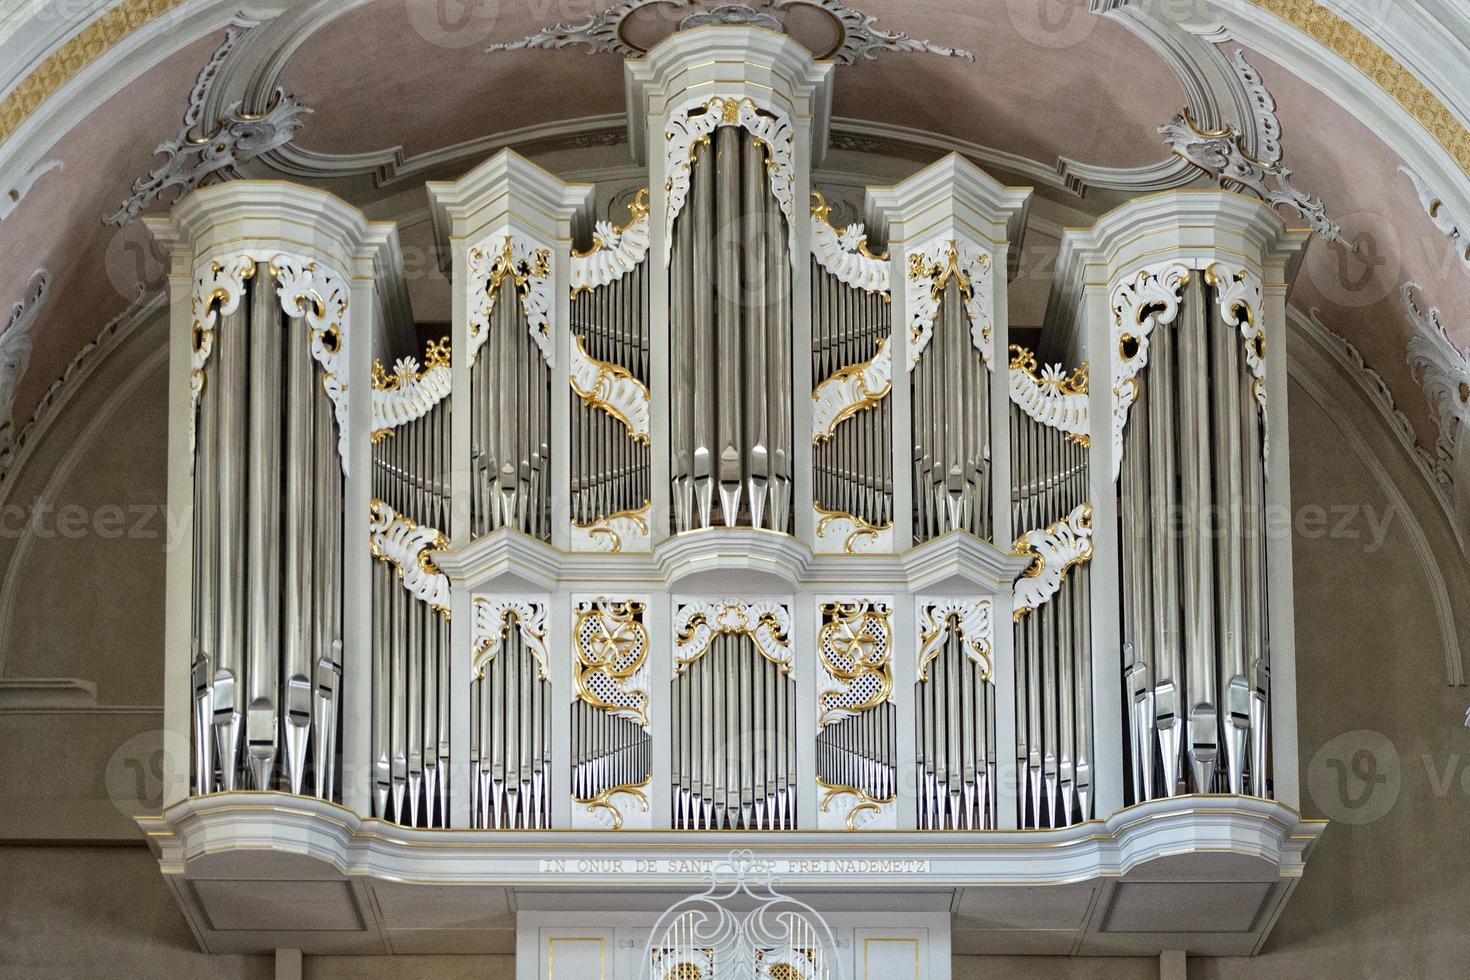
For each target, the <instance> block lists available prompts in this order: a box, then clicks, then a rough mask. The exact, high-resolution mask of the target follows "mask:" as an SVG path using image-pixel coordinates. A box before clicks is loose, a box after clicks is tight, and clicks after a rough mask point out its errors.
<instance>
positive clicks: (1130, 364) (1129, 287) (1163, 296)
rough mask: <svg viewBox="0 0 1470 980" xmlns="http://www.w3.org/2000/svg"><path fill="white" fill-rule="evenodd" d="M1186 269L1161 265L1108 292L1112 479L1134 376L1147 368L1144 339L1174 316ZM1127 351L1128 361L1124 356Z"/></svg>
mask: <svg viewBox="0 0 1470 980" xmlns="http://www.w3.org/2000/svg"><path fill="white" fill-rule="evenodd" d="M1188 279H1189V269H1187V268H1186V267H1184V266H1182V265H1178V264H1177V263H1165V264H1164V265H1162V266H1153V267H1149V268H1145V269H1141V270H1139V272H1138V273H1137V275H1135V276H1134V277H1133V278H1131V279H1126V280H1124V281H1123V282H1120V283H1119V284H1118V286H1117V287H1116V288H1115V289H1114V290H1113V299H1112V303H1111V304H1110V305H1111V307H1112V310H1113V343H1112V345H1111V350H1110V355H1109V356H1110V358H1111V360H1112V363H1113V479H1114V480H1117V479H1118V477H1120V476H1121V475H1122V473H1123V429H1124V428H1125V427H1126V426H1127V425H1128V412H1129V410H1130V409H1131V408H1132V407H1133V403H1134V402H1136V401H1137V400H1138V386H1139V384H1140V381H1139V377H1138V376H1139V375H1140V374H1142V373H1143V369H1144V368H1145V367H1147V366H1148V347H1149V335H1150V334H1152V333H1153V330H1154V327H1156V326H1166V325H1168V324H1170V323H1173V322H1174V318H1175V317H1177V316H1178V315H1179V305H1180V304H1181V303H1182V302H1184V297H1183V295H1182V293H1181V292H1180V291H1181V290H1182V289H1183V288H1184V284H1185V282H1186V281H1188ZM1129 351H1131V352H1132V356H1131V357H1130V356H1127V353H1128V352H1129Z"/></svg>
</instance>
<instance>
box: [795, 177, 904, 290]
mask: <svg viewBox="0 0 1470 980" xmlns="http://www.w3.org/2000/svg"><path fill="white" fill-rule="evenodd" d="M812 198H813V203H812V255H813V256H815V257H816V260H817V264H818V265H820V266H821V267H822V268H823V269H826V270H827V271H828V272H830V273H832V275H834V276H836V277H837V279H838V281H840V282H842V283H844V284H845V285H848V286H851V287H852V288H853V289H861V290H863V291H864V292H867V293H883V294H884V295H885V296H886V295H887V294H888V275H889V273H888V266H889V262H888V256H887V254H883V255H874V254H873V253H872V252H870V251H868V236H867V234H866V230H865V229H864V227H863V225H862V224H860V223H855V224H850V225H848V226H847V227H845V228H835V227H833V225H832V223H831V221H830V220H829V219H830V218H831V215H832V205H830V204H828V203H827V199H826V198H824V197H823V196H822V195H821V194H819V193H817V192H816V191H812Z"/></svg>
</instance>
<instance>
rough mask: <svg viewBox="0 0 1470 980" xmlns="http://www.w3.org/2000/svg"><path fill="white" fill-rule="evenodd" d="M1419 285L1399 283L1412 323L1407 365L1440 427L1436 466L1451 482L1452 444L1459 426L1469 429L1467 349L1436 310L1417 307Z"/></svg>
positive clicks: (1469, 354)
mask: <svg viewBox="0 0 1470 980" xmlns="http://www.w3.org/2000/svg"><path fill="white" fill-rule="evenodd" d="M1418 288H1419V287H1418V286H1417V285H1416V284H1415V283H1412V282H1406V283H1404V284H1403V285H1402V286H1401V287H1399V297H1400V299H1401V300H1402V301H1403V305H1404V312H1405V313H1407V314H1408V317H1409V322H1410V323H1412V324H1413V325H1414V336H1413V337H1410V338H1409V350H1408V358H1407V359H1408V362H1409V369H1410V370H1411V371H1413V372H1414V375H1415V377H1417V378H1418V379H1419V383H1420V384H1421V385H1423V387H1424V397H1425V398H1427V399H1428V400H1429V407H1430V409H1431V410H1432V411H1433V412H1434V422H1435V425H1436V426H1437V427H1438V429H1439V439H1438V440H1437V441H1436V444H1435V454H1436V455H1437V456H1438V457H1439V460H1438V462H1437V464H1436V466H1435V470H1436V472H1437V474H1438V475H1439V478H1440V480H1441V482H1445V483H1448V482H1450V479H1449V477H1450V474H1451V473H1452V472H1453V468H1452V467H1450V466H1449V465H1448V464H1449V462H1450V461H1451V460H1453V459H1454V457H1455V444H1456V442H1457V441H1458V440H1459V439H1460V438H1461V433H1462V430H1464V431H1470V349H1466V350H1460V349H1459V348H1458V347H1456V346H1455V345H1454V343H1453V342H1452V341H1451V340H1450V336H1449V333H1448V332H1447V331H1446V330H1445V327H1444V324H1443V323H1441V322H1440V320H1439V310H1436V309H1432V308H1431V309H1429V310H1420V309H1419V307H1418V306H1416V305H1415V303H1414V295H1413V294H1414V290H1416V289H1418Z"/></svg>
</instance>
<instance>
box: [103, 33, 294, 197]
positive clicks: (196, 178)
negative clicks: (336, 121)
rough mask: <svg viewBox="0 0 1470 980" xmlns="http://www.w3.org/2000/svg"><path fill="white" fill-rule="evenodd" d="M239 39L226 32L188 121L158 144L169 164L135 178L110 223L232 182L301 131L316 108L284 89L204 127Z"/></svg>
mask: <svg viewBox="0 0 1470 980" xmlns="http://www.w3.org/2000/svg"><path fill="white" fill-rule="evenodd" d="M239 39H240V31H238V30H235V29H233V28H231V29H230V30H227V31H226V32H225V40H224V43H222V44H221V45H220V46H219V47H218V48H217V49H216V50H215V52H214V54H213V56H211V57H210V59H209V62H208V63H207V64H205V66H204V69H203V70H202V71H201V72H200V73H199V77H198V79H197V80H196V81H195V83H194V89H193V91H192V92H190V93H189V108H188V109H187V110H185V112H184V125H183V126H182V128H180V129H179V132H178V134H177V135H176V136H174V138H173V139H171V140H165V141H164V142H162V143H160V144H158V147H157V149H155V150H154V151H153V152H154V153H155V154H157V155H160V156H163V157H164V158H165V159H164V161H163V163H162V164H161V165H160V166H159V167H157V168H156V169H154V170H153V171H152V172H151V173H149V174H148V176H147V177H139V178H138V179H137V180H135V181H133V192H132V193H131V194H130V195H128V197H127V199H126V200H124V201H123V202H122V204H120V205H119V206H118V209H117V210H116V211H114V212H113V213H112V214H110V215H108V216H106V217H105V218H103V219H102V220H103V221H104V222H105V223H106V224H109V225H125V224H127V223H128V222H130V221H132V220H133V219H134V218H136V217H137V216H138V215H139V214H140V213H141V212H142V211H143V209H144V208H146V207H148V205H150V204H152V203H153V202H154V201H155V200H157V199H158V198H159V196H160V195H162V194H164V193H165V192H167V191H174V198H173V200H174V201H175V202H176V201H178V200H179V199H180V198H182V197H183V196H184V195H186V194H188V193H189V192H190V191H192V190H194V189H195V188H197V187H200V186H201V185H204V184H209V183H213V182H216V181H223V180H229V179H231V178H232V177H234V176H236V168H237V167H238V166H239V165H240V164H242V163H246V162H248V161H250V160H253V159H255V158H256V157H258V156H260V155H261V154H262V153H267V152H269V151H271V150H274V149H277V148H278V147H281V146H284V145H285V144H286V143H289V142H290V141H291V139H292V137H294V136H295V135H296V130H297V129H298V128H299V127H300V126H301V124H302V122H303V119H302V117H303V116H304V115H305V114H306V113H309V112H311V110H310V109H308V108H307V107H306V106H304V105H302V104H301V103H299V102H297V101H296V100H295V99H294V98H292V97H291V96H289V95H287V94H285V92H284V91H283V90H281V89H276V90H275V92H274V93H273V94H272V95H271V100H270V105H269V106H267V108H266V109H265V110H264V111H262V112H259V113H251V112H245V111H244V109H243V103H241V102H235V103H233V104H232V105H230V107H229V108H228V109H226V110H225V113H224V116H223V118H222V119H220V120H219V122H218V123H217V124H216V125H215V126H214V127H213V128H212V129H210V130H209V131H208V132H204V131H201V130H200V129H199V126H200V123H201V122H202V121H203V115H204V104H205V100H206V99H208V98H209V92H210V89H211V88H212V87H213V86H214V79H215V76H216V75H217V74H218V73H219V70H220V66H221V65H223V64H224V62H225V59H226V58H227V57H229V55H230V52H231V51H232V50H233V49H234V47H235V42H236V41H238V40H239Z"/></svg>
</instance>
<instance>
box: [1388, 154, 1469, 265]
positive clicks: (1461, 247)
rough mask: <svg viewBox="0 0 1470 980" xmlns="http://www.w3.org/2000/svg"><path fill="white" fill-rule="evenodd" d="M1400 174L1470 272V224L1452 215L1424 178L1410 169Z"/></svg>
mask: <svg viewBox="0 0 1470 980" xmlns="http://www.w3.org/2000/svg"><path fill="white" fill-rule="evenodd" d="M1399 173H1401V174H1403V175H1404V176H1406V177H1408V178H1409V180H1410V181H1411V182H1412V183H1413V185H1414V193H1415V194H1417V195H1419V203H1420V204H1421V205H1423V207H1424V211H1425V213H1426V214H1428V215H1429V220H1430V221H1432V222H1434V227H1435V228H1437V229H1439V231H1440V234H1442V235H1444V236H1445V237H1446V238H1448V239H1449V240H1450V245H1451V246H1452V247H1453V248H1454V250H1455V255H1456V256H1457V257H1458V258H1459V259H1460V263H1461V264H1462V265H1464V267H1465V268H1466V269H1467V270H1470V223H1467V222H1465V221H1464V220H1463V219H1461V218H1460V217H1459V216H1457V215H1455V214H1454V213H1452V212H1451V211H1450V209H1449V208H1448V207H1446V206H1445V203H1444V198H1442V197H1440V196H1439V194H1437V193H1436V192H1435V190H1434V188H1432V187H1430V186H1429V183H1428V181H1426V180H1425V179H1424V178H1423V177H1420V176H1419V175H1418V174H1417V173H1415V172H1414V171H1412V170H1410V169H1409V168H1408V167H1399Z"/></svg>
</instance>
